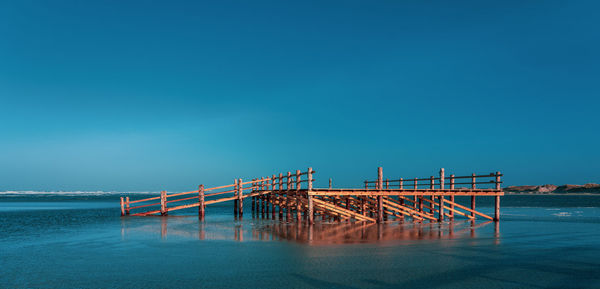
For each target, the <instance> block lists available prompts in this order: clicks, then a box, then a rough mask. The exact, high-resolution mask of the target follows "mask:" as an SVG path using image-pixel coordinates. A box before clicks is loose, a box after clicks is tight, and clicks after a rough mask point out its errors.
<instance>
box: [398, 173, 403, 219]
mask: <svg viewBox="0 0 600 289" xmlns="http://www.w3.org/2000/svg"><path fill="white" fill-rule="evenodd" d="M398 188H399V189H400V190H404V179H403V178H400V181H398ZM398 203H399V204H400V205H401V206H404V199H403V198H401V197H400V196H398ZM398 219H400V220H401V221H404V214H400V216H399V217H398Z"/></svg>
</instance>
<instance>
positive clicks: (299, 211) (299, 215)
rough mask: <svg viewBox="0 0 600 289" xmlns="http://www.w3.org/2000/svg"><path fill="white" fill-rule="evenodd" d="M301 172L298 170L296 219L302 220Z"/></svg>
mask: <svg viewBox="0 0 600 289" xmlns="http://www.w3.org/2000/svg"><path fill="white" fill-rule="evenodd" d="M300 176H301V172H300V170H296V192H295V196H296V220H297V221H300V220H301V219H302V202H301V200H300V199H301V198H302V196H300V189H301V187H302V181H301V180H300Z"/></svg>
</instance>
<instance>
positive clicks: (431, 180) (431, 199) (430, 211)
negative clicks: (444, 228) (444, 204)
mask: <svg viewBox="0 0 600 289" xmlns="http://www.w3.org/2000/svg"><path fill="white" fill-rule="evenodd" d="M429 189H430V190H432V191H433V190H435V179H434V178H433V176H431V177H429ZM429 200H430V201H431V204H434V198H433V195H431V196H429ZM433 207H435V206H434V205H431V208H430V209H429V213H431V214H432V215H433V213H434V209H433Z"/></svg>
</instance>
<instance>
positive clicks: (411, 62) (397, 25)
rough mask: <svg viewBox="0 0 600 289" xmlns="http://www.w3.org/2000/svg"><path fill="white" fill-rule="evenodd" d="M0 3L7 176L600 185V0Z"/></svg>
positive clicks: (79, 183) (119, 186)
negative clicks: (469, 178)
mask: <svg viewBox="0 0 600 289" xmlns="http://www.w3.org/2000/svg"><path fill="white" fill-rule="evenodd" d="M122 2H125V1H3V2H2V3H0V136H1V141H0V190H119V191H126V190H138V191H143V190H154V191H156V190H161V189H166V190H185V189H189V188H195V187H196V186H197V185H198V184H200V183H204V184H206V185H213V184H221V183H228V182H230V181H231V180H232V179H233V178H236V177H241V178H252V177H258V176H263V175H270V174H272V173H275V172H281V171H282V172H286V171H288V170H296V169H298V168H300V169H304V168H306V167H308V166H312V167H313V168H314V169H315V170H317V175H316V176H315V177H316V178H317V179H318V181H319V182H320V183H319V184H321V185H323V184H325V183H326V179H327V178H329V177H332V178H333V179H334V184H335V185H338V186H344V187H354V186H360V185H361V182H362V181H363V180H364V179H365V178H373V177H374V176H375V175H376V167H377V166H383V167H384V175H385V176H386V177H390V178H397V177H415V176H429V175H432V174H437V171H438V170H439V168H440V167H445V168H446V170H447V172H448V174H449V173H455V174H457V175H461V174H470V173H471V172H482V173H488V172H492V171H497V170H500V171H502V172H503V173H505V175H506V177H505V180H506V184H507V185H515V184H544V183H556V184H563V183H585V182H600V174H599V172H600V151H599V149H598V147H599V142H600V133H598V126H599V124H600V120H599V117H598V114H597V113H598V107H599V105H600V100H599V96H600V88H599V82H598V80H599V79H600V78H599V77H600V69H599V67H600V56H599V55H598V51H600V37H599V35H600V34H599V32H600V31H599V30H600V18H598V17H597V13H596V12H597V11H598V8H600V7H598V6H599V5H598V4H597V2H594V1H543V2H533V1H531V2H528V1H514V2H511V1H504V2H498V3H484V2H481V1H473V2H452V3H446V2H444V1H440V2H432V1H429V2H427V3H423V2H422V1H410V2H405V1H380V2H377V3H375V2H373V1H314V2H310V1H296V2H292V1H272V2H271V1H215V3H202V2H198V1H189V2H187V1H127V3H122Z"/></svg>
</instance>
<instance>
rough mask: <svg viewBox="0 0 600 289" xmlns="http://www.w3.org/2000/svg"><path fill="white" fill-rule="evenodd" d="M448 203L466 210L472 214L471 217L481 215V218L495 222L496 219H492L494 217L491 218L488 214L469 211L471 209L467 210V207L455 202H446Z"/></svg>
mask: <svg viewBox="0 0 600 289" xmlns="http://www.w3.org/2000/svg"><path fill="white" fill-rule="evenodd" d="M446 203H449V204H452V205H454V206H456V207H459V208H461V209H463V210H465V211H467V212H470V213H471V216H474V215H479V216H482V217H484V218H486V219H490V220H492V221H493V220H494V218H492V217H490V216H488V215H486V214H483V213H480V212H477V211H475V210H472V209H469V208H467V207H465V206H463V205H461V204H458V203H454V202H450V201H446Z"/></svg>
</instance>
